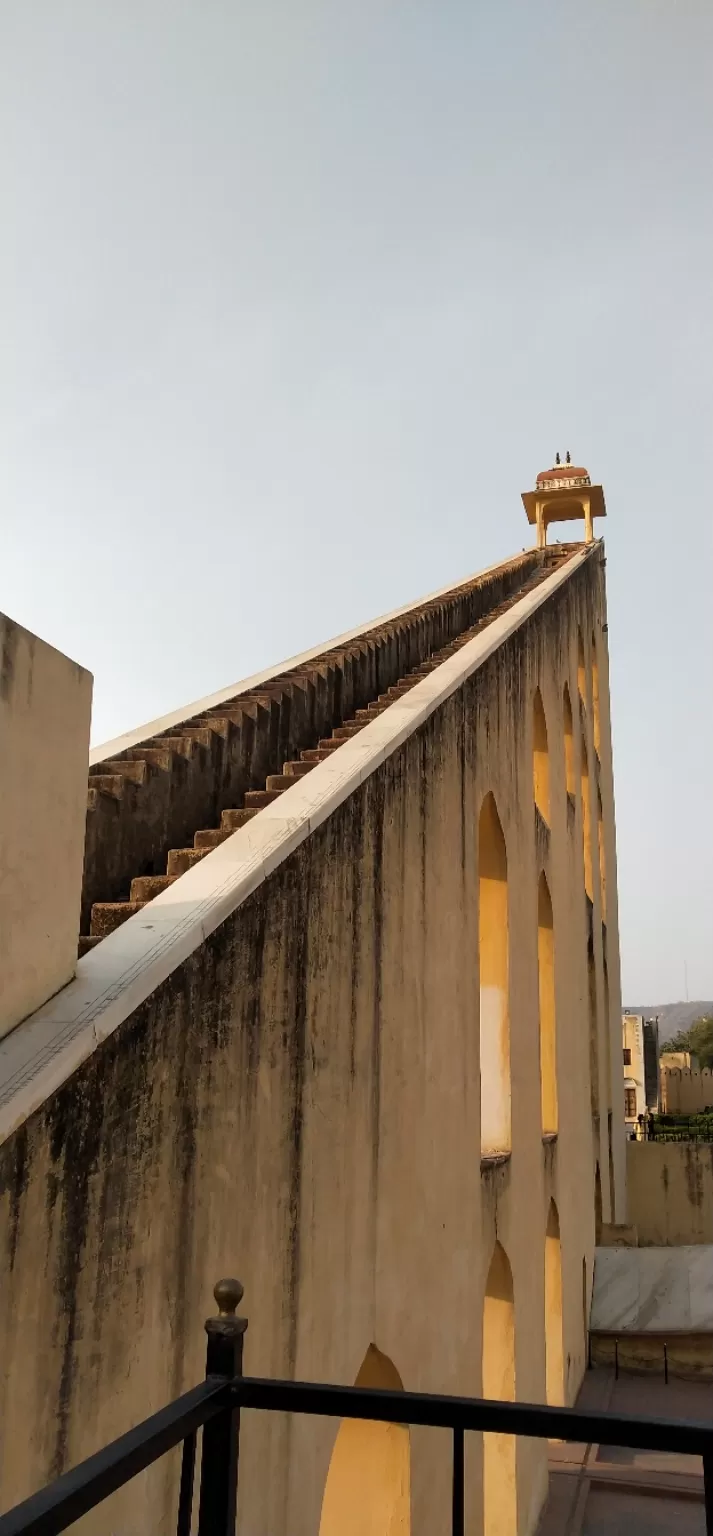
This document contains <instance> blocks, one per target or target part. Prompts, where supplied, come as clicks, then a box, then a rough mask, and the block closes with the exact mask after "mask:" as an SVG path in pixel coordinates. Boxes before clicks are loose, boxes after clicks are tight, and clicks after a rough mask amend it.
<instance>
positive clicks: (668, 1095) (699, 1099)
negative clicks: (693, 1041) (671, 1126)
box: [661, 1067, 713, 1115]
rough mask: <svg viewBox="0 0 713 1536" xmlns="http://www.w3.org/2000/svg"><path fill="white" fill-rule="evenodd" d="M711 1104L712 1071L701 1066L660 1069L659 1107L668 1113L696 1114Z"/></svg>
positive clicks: (712, 1098) (712, 1103)
mask: <svg viewBox="0 0 713 1536" xmlns="http://www.w3.org/2000/svg"><path fill="white" fill-rule="evenodd" d="M712 1106H713V1072H711V1071H710V1068H708V1067H703V1068H702V1069H701V1071H699V1072H696V1071H694V1070H692V1069H690V1068H688V1067H664V1068H662V1069H661V1107H662V1109H663V1110H664V1112H665V1113H667V1114H670V1115H697V1114H700V1112H701V1110H703V1109H710V1108H711V1107H712Z"/></svg>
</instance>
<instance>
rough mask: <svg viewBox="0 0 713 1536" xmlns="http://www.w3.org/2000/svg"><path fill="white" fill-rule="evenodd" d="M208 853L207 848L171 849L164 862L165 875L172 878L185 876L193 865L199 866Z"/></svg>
mask: <svg viewBox="0 0 713 1536" xmlns="http://www.w3.org/2000/svg"><path fill="white" fill-rule="evenodd" d="M209 852H210V849H208V848H171V850H170V852H169V855H168V860H167V862H166V874H167V875H174V876H177V875H185V874H186V873H187V871H188V870H189V869H192V868H193V865H194V864H199V863H200V861H201V859H204V858H205V856H206V854H207V853H209Z"/></svg>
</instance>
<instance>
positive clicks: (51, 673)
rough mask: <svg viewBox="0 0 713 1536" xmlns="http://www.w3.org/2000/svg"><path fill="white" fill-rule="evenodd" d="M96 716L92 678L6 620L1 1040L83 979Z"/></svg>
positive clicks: (0, 690) (0, 659)
mask: <svg viewBox="0 0 713 1536" xmlns="http://www.w3.org/2000/svg"><path fill="white" fill-rule="evenodd" d="M91 708H92V676H91V673H90V672H87V671H85V669H84V668H83V667H80V666H78V665H77V663H76V662H74V661H70V659H69V657H68V656H63V655H62V653H61V651H56V650H55V649H54V647H53V646H51V645H47V644H46V643H45V641H44V640H39V639H38V637H37V635H33V634H31V633H30V631H29V630H27V629H23V628H22V626H21V625H20V624H16V623H15V622H14V620H13V619H8V618H6V616H5V615H4V614H0V1037H1V1036H3V1035H5V1034H7V1032H8V1030H11V1029H13V1028H14V1026H15V1025H16V1024H18V1023H19V1021H20V1020H21V1019H24V1018H26V1017H27V1015H28V1014H30V1013H32V1012H33V1011H34V1009H35V1008H39V1007H40V1005H41V1004H42V1003H43V1002H45V1001H46V999H47V998H48V997H51V996H52V995H53V993H55V992H58V991H59V989H60V987H63V986H65V984H66V983H67V982H68V981H69V979H70V977H71V976H72V975H73V974H74V969H75V966H76V963H77V940H78V935H79V901H80V895H81V887H82V858H83V851H84V824H85V819H86V806H87V762H88V757H89V721H90V716H91Z"/></svg>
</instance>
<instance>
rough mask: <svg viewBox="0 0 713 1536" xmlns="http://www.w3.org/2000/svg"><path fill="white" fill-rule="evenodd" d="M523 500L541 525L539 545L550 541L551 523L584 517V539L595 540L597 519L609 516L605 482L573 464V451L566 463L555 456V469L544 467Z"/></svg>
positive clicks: (530, 516)
mask: <svg viewBox="0 0 713 1536" xmlns="http://www.w3.org/2000/svg"><path fill="white" fill-rule="evenodd" d="M522 501H523V506H524V508H525V511H526V513H527V520H528V522H529V523H535V525H536V527H537V548H538V549H544V548H545V546H546V544H547V529H548V528H549V526H550V523H564V522H575V521H579V520H580V519H581V518H583V519H584V542H585V544H591V543H592V541H593V539H594V526H593V524H594V518H595V517H606V515H607V509H606V506H605V504H604V492H603V490H602V487H601V485H592V482H591V479H590V475H589V470H588V469H583V468H582V466H581V465H580V464H573V463H572V459H571V456H570V454H569V453H567V454H565V461H564V464H563V463H562V460H561V458H560V456H559V454H556V455H555V462H554V464H553V465H552V468H551V469H541V470H540V473H539V475H538V476H537V479H536V481H535V488H534V490H532V491H523V493H522Z"/></svg>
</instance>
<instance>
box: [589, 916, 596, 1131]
mask: <svg viewBox="0 0 713 1536" xmlns="http://www.w3.org/2000/svg"><path fill="white" fill-rule="evenodd" d="M587 996H588V1001H589V1076H590V1096H591V1105H592V1114H593V1115H598V1114H599V1030H598V1027H597V976H596V970H595V966H594V945H593V943H592V939H591V937H590V939H589V943H588V945H587Z"/></svg>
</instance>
